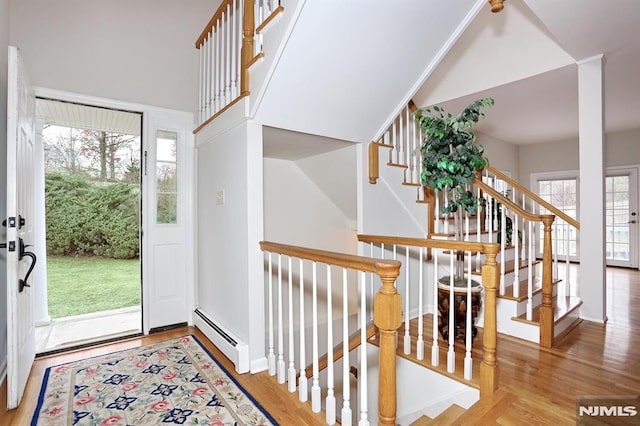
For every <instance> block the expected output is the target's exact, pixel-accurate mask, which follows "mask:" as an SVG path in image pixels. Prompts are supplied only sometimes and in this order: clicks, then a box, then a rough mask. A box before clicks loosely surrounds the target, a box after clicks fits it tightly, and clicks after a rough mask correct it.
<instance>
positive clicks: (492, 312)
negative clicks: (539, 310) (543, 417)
mask: <svg viewBox="0 0 640 426" xmlns="http://www.w3.org/2000/svg"><path fill="white" fill-rule="evenodd" d="M499 250H500V246H499V245H497V244H491V245H488V246H487V247H486V248H485V253H486V255H487V260H486V262H485V263H484V265H482V285H483V286H484V329H483V335H482V362H481V363H480V396H481V397H483V396H487V395H491V394H492V393H493V392H494V391H495V390H496V389H497V388H498V362H497V357H496V347H497V344H498V324H497V320H496V297H497V291H498V280H499V278H498V277H499V272H498V263H497V262H496V256H497V254H498V251H499Z"/></svg>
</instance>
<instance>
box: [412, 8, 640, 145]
mask: <svg viewBox="0 0 640 426" xmlns="http://www.w3.org/2000/svg"><path fill="white" fill-rule="evenodd" d="M524 2H525V3H526V5H527V6H528V7H530V8H531V10H532V11H533V13H534V14H535V16H536V17H537V18H536V19H539V20H540V22H541V23H542V25H544V27H545V30H546V31H548V33H549V34H550V36H551V37H552V39H553V40H554V41H555V42H557V44H558V45H559V46H560V47H561V48H562V49H564V51H566V53H568V54H569V55H570V56H571V58H572V59H573V60H574V63H573V64H571V65H567V66H562V67H559V68H556V69H554V70H551V71H547V72H543V73H541V74H538V75H534V76H531V77H528V78H525V79H522V80H519V81H514V82H510V83H506V84H503V85H499V86H497V87H494V88H491V89H486V90H482V91H479V92H476V93H473V94H471V95H467V96H464V97H461V98H457V99H453V100H450V101H446V102H438V104H439V105H441V106H443V107H444V108H445V109H447V110H448V111H450V112H452V113H456V112H458V111H459V110H460V109H461V108H463V107H464V106H466V105H467V104H468V103H469V102H471V101H472V100H474V99H477V98H480V97H486V96H491V97H493V98H494V99H495V100H496V105H495V106H494V107H492V108H491V109H488V110H486V111H485V113H486V119H485V120H483V121H482V122H481V123H480V124H479V125H478V126H477V128H476V129H477V131H478V132H481V133H485V134H488V135H490V136H492V137H495V138H498V139H502V140H504V141H507V142H510V143H513V144H517V145H520V144H529V143H539V142H548V141H554V140H562V139H570V138H577V137H578V66H577V65H576V64H575V62H578V61H580V60H583V59H587V58H590V57H593V56H596V55H599V54H604V58H605V63H604V90H605V126H606V131H607V132H616V131H622V130H629V129H634V128H640V82H639V76H640V1H638V0H610V1H601V0H563V1H558V0H524ZM518 3H522V0H508V1H506V2H505V10H504V11H503V12H502V13H505V12H507V13H508V11H509V9H508V8H510V7H519V6H518ZM463 38H464V36H463ZM463 38H461V41H462V40H463ZM489 49H491V46H487V50H489ZM448 60H453V59H451V58H445V61H443V65H446V63H447V61H448ZM421 106H422V105H421Z"/></svg>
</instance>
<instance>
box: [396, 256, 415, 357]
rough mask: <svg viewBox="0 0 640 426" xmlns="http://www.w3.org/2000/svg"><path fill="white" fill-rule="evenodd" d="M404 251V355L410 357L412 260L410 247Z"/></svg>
mask: <svg viewBox="0 0 640 426" xmlns="http://www.w3.org/2000/svg"><path fill="white" fill-rule="evenodd" d="M394 247H395V246H394ZM404 249H405V254H404V258H405V268H404V270H403V272H404V281H405V283H404V293H405V297H404V348H403V349H404V353H405V354H407V355H408V354H410V353H411V335H410V334H409V328H410V321H411V318H409V312H410V306H409V291H410V286H411V282H410V279H409V276H410V275H411V274H410V270H409V259H410V257H409V246H404Z"/></svg>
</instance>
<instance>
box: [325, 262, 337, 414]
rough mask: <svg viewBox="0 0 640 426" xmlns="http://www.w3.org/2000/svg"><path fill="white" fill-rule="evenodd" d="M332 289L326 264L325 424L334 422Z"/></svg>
mask: <svg viewBox="0 0 640 426" xmlns="http://www.w3.org/2000/svg"><path fill="white" fill-rule="evenodd" d="M333 345H334V343H333V290H332V282H331V265H327V397H326V399H325V414H326V421H327V424H329V425H332V424H335V422H336V397H335V394H334V390H333V387H334V382H333Z"/></svg>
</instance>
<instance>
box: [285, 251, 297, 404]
mask: <svg viewBox="0 0 640 426" xmlns="http://www.w3.org/2000/svg"><path fill="white" fill-rule="evenodd" d="M288 278H289V288H288V290H289V294H288V295H287V296H288V299H289V303H288V305H289V306H287V308H288V309H287V310H288V313H289V324H288V327H289V370H288V373H289V374H288V375H289V377H288V380H287V384H288V385H289V386H288V387H289V392H295V391H296V364H295V359H296V357H295V340H294V327H293V265H292V258H291V256H289V277H288Z"/></svg>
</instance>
